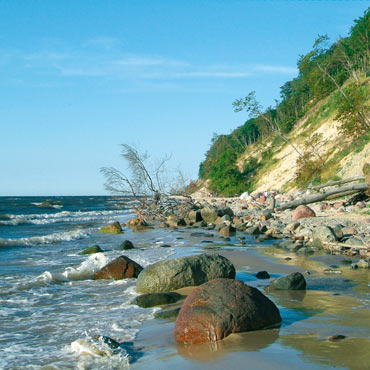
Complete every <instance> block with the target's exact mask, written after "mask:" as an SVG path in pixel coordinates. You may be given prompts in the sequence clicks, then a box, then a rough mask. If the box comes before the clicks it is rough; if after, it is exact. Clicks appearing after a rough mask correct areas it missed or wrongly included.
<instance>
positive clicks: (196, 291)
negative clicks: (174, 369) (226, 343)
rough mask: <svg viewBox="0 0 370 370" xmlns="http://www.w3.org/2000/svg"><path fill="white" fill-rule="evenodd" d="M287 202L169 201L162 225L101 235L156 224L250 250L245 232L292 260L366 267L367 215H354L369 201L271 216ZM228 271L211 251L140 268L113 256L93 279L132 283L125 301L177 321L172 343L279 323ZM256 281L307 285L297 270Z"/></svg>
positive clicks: (113, 228) (273, 197)
mask: <svg viewBox="0 0 370 370" xmlns="http://www.w3.org/2000/svg"><path fill="white" fill-rule="evenodd" d="M291 200H292V196H291V195H280V194H276V193H275V194H268V193H261V194H253V195H249V194H244V195H243V196H242V197H241V199H240V198H210V197H207V198H203V199H198V200H194V199H188V198H184V199H182V200H180V201H179V200H177V208H176V211H175V212H174V213H173V214H171V215H170V216H168V218H167V219H166V221H165V222H163V220H161V221H155V220H151V222H150V221H149V222H147V221H145V220H143V219H140V218H134V219H131V220H129V222H128V223H127V224H124V225H120V224H119V223H117V222H116V223H113V224H111V225H106V226H105V227H103V228H102V229H101V231H102V232H110V233H120V232H124V230H123V229H124V228H125V227H127V228H130V229H131V230H132V231H133V232H145V231H146V230H150V229H154V228H157V227H159V228H168V229H171V230H174V231H175V230H181V229H184V230H186V229H192V228H196V229H198V230H199V229H204V231H194V232H191V230H189V232H190V234H189V235H190V236H191V237H198V238H199V237H200V238H202V237H203V238H206V239H211V238H213V237H214V236H216V235H217V237H218V238H219V239H221V240H223V241H224V242H225V243H227V242H228V241H229V240H230V238H231V237H234V236H235V235H236V237H237V239H238V241H239V246H240V247H244V248H249V247H251V245H249V244H248V243H247V242H246V241H245V240H246V239H247V238H246V236H247V235H252V236H253V237H254V238H255V240H256V241H257V243H264V242H266V243H267V244H266V243H264V244H265V245H273V246H274V247H276V248H279V249H282V250H285V251H287V252H289V253H294V254H296V255H297V256H312V255H315V253H317V254H321V255H322V253H323V252H326V253H327V254H330V255H336V254H337V255H338V254H339V255H340V254H342V255H345V256H348V258H349V259H348V261H349V265H350V266H348V268H351V269H357V268H369V266H370V217H369V215H367V214H366V213H365V212H363V213H361V212H355V211H359V210H366V209H367V208H368V207H370V201H361V202H357V203H356V204H354V205H350V204H348V203H346V202H344V201H341V202H334V203H327V202H325V203H323V202H321V203H317V204H313V205H311V206H310V207H309V206H307V205H299V206H298V207H296V208H295V209H291V210H284V211H280V212H279V211H277V209H276V202H277V201H278V202H283V201H291ZM117 224H118V225H117ZM120 226H122V227H123V229H120ZM215 233H217V234H215ZM127 245H129V247H130V248H135V247H134V245H133V244H132V243H130V241H127V240H126V241H125V242H124V243H123V244H122V250H125V249H126V248H127ZM261 245H262V244H261ZM163 247H166V245H163ZM209 249H210V250H212V247H210V248H209ZM235 270H236V269H235V267H234V266H233V264H232V263H231V262H230V261H229V260H228V259H227V258H225V257H223V256H221V255H218V254H211V253H205V254H200V255H192V256H187V257H181V258H175V259H170V260H164V261H160V262H157V263H155V264H152V265H149V266H147V267H146V268H144V269H143V268H142V267H141V266H139V265H137V264H136V263H135V261H132V260H130V259H129V258H127V257H125V256H121V257H119V258H117V259H116V260H114V261H112V262H111V263H109V264H108V265H106V266H104V267H103V268H102V269H101V271H98V272H96V273H95V275H94V279H114V280H116V279H124V278H137V283H136V291H137V292H138V293H141V295H139V296H138V297H136V298H135V299H134V300H133V301H132V304H135V305H138V306H140V307H155V306H161V307H162V308H165V309H164V310H161V311H159V312H158V313H157V314H156V317H158V318H164V319H171V318H177V319H176V324H175V334H174V339H175V341H176V342H178V343H182V344H186V345H188V344H195V343H202V342H214V341H218V340H220V339H223V338H226V337H227V336H229V335H230V334H232V333H239V332H245V331H250V330H252V331H253V330H259V329H266V328H270V327H274V326H276V325H279V324H280V322H281V316H280V313H279V310H278V308H277V307H276V306H275V304H274V303H273V302H272V301H271V300H270V299H269V298H267V297H266V296H265V295H264V294H263V293H262V292H261V291H260V290H258V289H256V288H254V287H251V286H248V285H247V284H245V283H242V282H240V281H238V280H235ZM324 272H325V273H340V272H341V270H340V269H338V267H337V266H333V265H332V266H331V267H330V268H328V269H326V270H325V271H324ZM308 273H309V272H308ZM256 277H257V278H258V279H269V282H268V285H266V286H265V290H266V292H274V291H284V290H285V291H290V292H291V291H297V290H301V291H304V290H305V289H306V286H307V282H306V279H305V277H304V275H303V274H302V273H300V272H293V273H291V274H288V275H285V276H282V277H280V278H278V279H276V278H275V279H271V276H270V275H269V273H268V272H267V271H260V272H258V273H257V274H256ZM189 287H190V288H191V290H190V291H188V292H187V293H186V294H185V295H184V294H182V293H183V292H180V291H181V289H183V288H189ZM194 287H197V288H194ZM179 289H180V291H179ZM179 292H180V293H179ZM143 293H144V294H143ZM188 293H190V294H189V295H187V294H188ZM184 299H185V301H184ZM166 308H167V309H166Z"/></svg>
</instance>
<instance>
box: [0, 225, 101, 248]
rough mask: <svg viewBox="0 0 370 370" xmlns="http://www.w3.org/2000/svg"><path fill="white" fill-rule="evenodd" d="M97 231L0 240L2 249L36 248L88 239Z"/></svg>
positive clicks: (73, 231)
mask: <svg viewBox="0 0 370 370" xmlns="http://www.w3.org/2000/svg"><path fill="white" fill-rule="evenodd" d="M93 230H95V229H84V230H82V229H77V230H71V231H62V232H58V233H52V234H48V235H43V236H32V237H30V238H19V239H2V238H0V247H12V246H15V247H19V246H35V245H41V244H53V243H59V242H64V241H71V240H76V239H82V238H86V237H87V236H88V235H89V234H90V233H91V232H92V231H93Z"/></svg>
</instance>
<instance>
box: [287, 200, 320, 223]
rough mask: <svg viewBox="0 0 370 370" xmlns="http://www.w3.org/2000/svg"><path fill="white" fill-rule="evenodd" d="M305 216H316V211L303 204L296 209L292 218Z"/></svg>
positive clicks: (294, 219)
mask: <svg viewBox="0 0 370 370" xmlns="http://www.w3.org/2000/svg"><path fill="white" fill-rule="evenodd" d="M304 217H316V213H315V212H314V210H313V209H311V208H310V207H308V206H305V205H303V204H301V205H300V206H298V207H297V208H296V209H295V210H294V212H293V215H292V220H293V221H297V220H299V219H300V218H304Z"/></svg>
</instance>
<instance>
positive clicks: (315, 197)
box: [276, 182, 370, 211]
mask: <svg viewBox="0 0 370 370" xmlns="http://www.w3.org/2000/svg"><path fill="white" fill-rule="evenodd" d="M368 189H370V184H369V183H367V182H365V183H362V184H352V185H346V186H341V187H338V188H335V189H331V190H328V191H326V192H322V193H317V194H310V195H306V196H304V197H303V198H300V199H296V200H293V201H291V202H285V203H282V204H278V205H277V207H276V210H277V211H284V210H285V209H289V208H295V207H298V206H300V205H301V204H311V203H316V202H320V201H322V200H325V199H328V198H329V197H331V198H330V199H334V198H340V197H341V196H344V195H346V194H348V192H352V191H353V193H354V192H360V191H365V190H368ZM334 195H335V197H334V198H333V196H334Z"/></svg>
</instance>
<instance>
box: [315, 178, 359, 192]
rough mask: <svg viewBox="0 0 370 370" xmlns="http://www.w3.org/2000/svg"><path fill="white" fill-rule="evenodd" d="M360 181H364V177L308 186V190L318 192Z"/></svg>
mask: <svg viewBox="0 0 370 370" xmlns="http://www.w3.org/2000/svg"><path fill="white" fill-rule="evenodd" d="M361 180H365V177H364V176H355V177H349V178H348V179H344V180H338V181H329V182H327V183H325V184H321V185H316V186H312V185H309V186H308V189H310V190H320V189H323V188H327V187H329V186H336V185H343V184H348V183H350V182H354V181H361Z"/></svg>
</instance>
